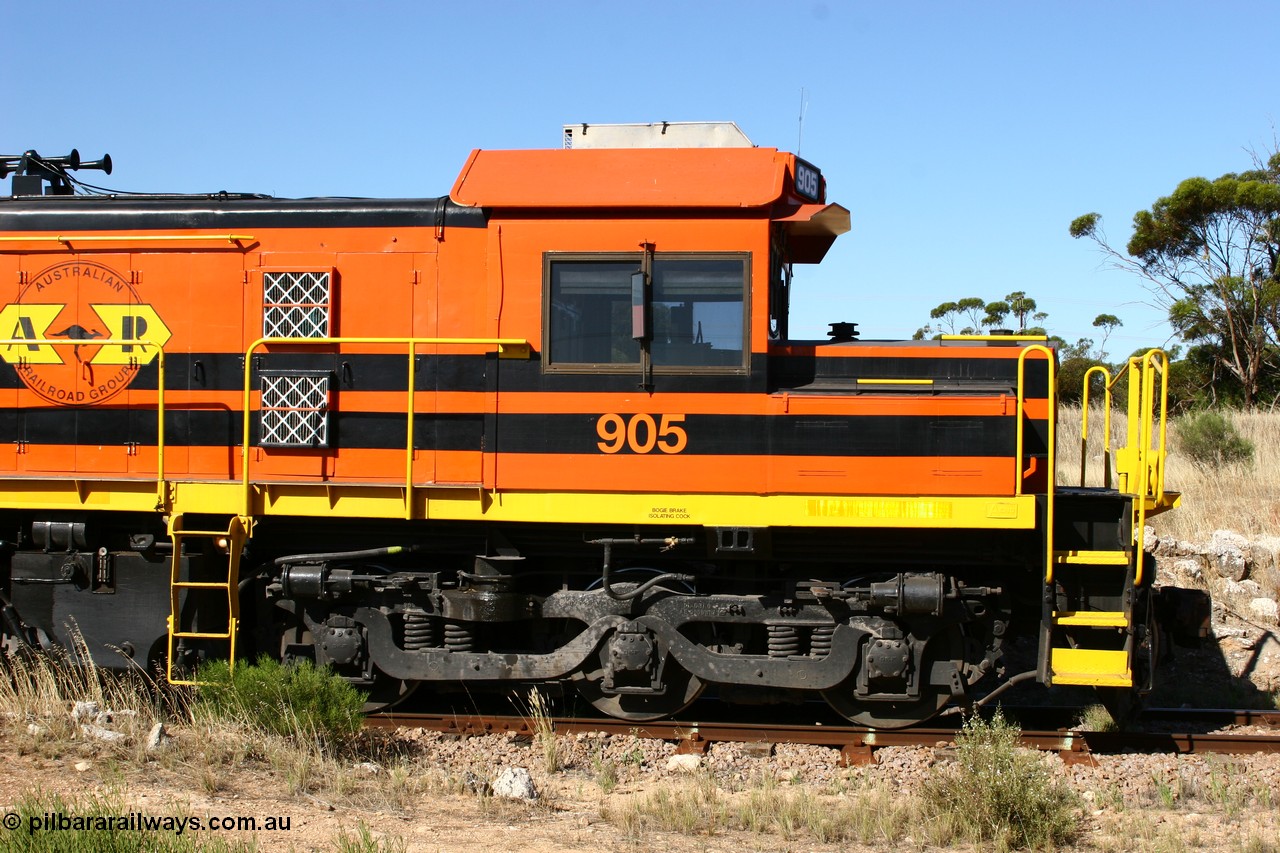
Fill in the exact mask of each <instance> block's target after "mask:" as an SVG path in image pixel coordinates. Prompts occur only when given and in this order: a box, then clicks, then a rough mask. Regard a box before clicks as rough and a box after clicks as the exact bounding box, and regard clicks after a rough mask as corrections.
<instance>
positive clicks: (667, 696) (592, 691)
mask: <svg viewBox="0 0 1280 853" xmlns="http://www.w3.org/2000/svg"><path fill="white" fill-rule="evenodd" d="M662 681H663V684H665V685H666V690H665V691H663V692H662V693H606V692H604V689H603V686H604V673H603V671H601V670H595V671H593V672H579V673H577V674H576V675H574V687H576V688H577V690H578V693H579V694H580V695H581V696H582V698H584V699H586V700H587V701H588V702H590V703H591V704H592V706H593V707H594V708H595V709H596V710H597V711H600V712H601V713H604V714H608V715H609V716H610V717H616V718H617V719H619V720H630V721H632V722H636V723H647V722H651V721H653V720H661V719H662V718H663V717H670V716H672V715H674V714H678V713H680V712H681V711H683V710H684V709H685V708H688V707H689V706H690V705H691V704H693V701H694V700H695V699H697V698H698V697H699V696H700V695H702V691H703V689H704V688H705V687H706V685H705V684H704V683H703V682H702V681H701V680H700V679H698V678H695V677H694V676H693V675H691V674H690V673H688V672H686V671H685V670H684V668H683V667H681V666H680V665H679V664H677V663H676V662H675V661H674V660H670V659H668V660H667V662H666V666H664V667H663V673H662Z"/></svg>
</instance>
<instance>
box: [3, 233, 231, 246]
mask: <svg viewBox="0 0 1280 853" xmlns="http://www.w3.org/2000/svg"><path fill="white" fill-rule="evenodd" d="M253 239H254V238H253V236H252V235H250V234H53V235H51V234H40V235H36V236H31V237H0V243H63V244H66V243H164V242H173V241H178V240H212V241H217V242H226V243H247V242H249V241H251V240H253Z"/></svg>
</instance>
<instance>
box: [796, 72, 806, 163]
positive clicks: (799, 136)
mask: <svg viewBox="0 0 1280 853" xmlns="http://www.w3.org/2000/svg"><path fill="white" fill-rule="evenodd" d="M808 108H809V102H808V101H807V100H805V97H804V87H803V86H801V87H800V128H799V130H798V131H797V132H796V154H799V153H800V146H801V144H802V143H803V142H804V113H805V110H807V109H808Z"/></svg>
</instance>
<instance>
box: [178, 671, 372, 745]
mask: <svg viewBox="0 0 1280 853" xmlns="http://www.w3.org/2000/svg"><path fill="white" fill-rule="evenodd" d="M196 679H197V680H198V681H200V682H204V683H203V684H202V685H201V686H200V687H199V689H198V693H197V695H196V699H195V702H194V705H193V707H192V712H193V715H194V716H195V717H196V718H202V717H203V718H206V719H211V720H223V721H229V722H238V723H241V724H244V725H249V726H252V727H254V728H258V729H260V730H262V731H265V732H267V733H269V734H274V735H280V736H282V737H288V738H295V739H300V740H306V741H313V742H315V743H317V744H320V745H322V746H327V745H335V744H341V743H344V742H347V741H349V740H350V739H351V738H352V737H354V736H355V734H356V733H357V732H359V731H360V727H361V725H362V721H363V716H362V713H361V712H362V709H363V707H364V702H365V699H366V696H365V694H363V693H361V692H360V691H358V690H356V689H355V688H354V687H352V686H351V685H350V684H348V683H347V682H346V681H345V680H343V679H342V678H341V677H339V676H337V675H334V674H333V673H332V672H330V671H329V670H327V669H323V668H318V667H316V666H315V665H313V664H312V663H310V662H309V661H303V662H301V663H295V664H290V665H288V666H286V665H284V664H281V663H279V662H278V661H274V660H272V659H271V658H268V657H265V656H264V657H262V658H259V659H258V661H257V662H256V663H248V662H242V663H240V664H238V665H237V666H236V667H235V669H234V670H232V669H231V668H230V667H229V666H228V665H227V662H226V661H210V662H208V663H205V664H204V665H202V666H201V667H200V669H199V671H198V673H197V676H196Z"/></svg>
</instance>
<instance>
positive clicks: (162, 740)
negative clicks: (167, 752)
mask: <svg viewBox="0 0 1280 853" xmlns="http://www.w3.org/2000/svg"><path fill="white" fill-rule="evenodd" d="M172 742H173V738H171V737H169V732H168V731H167V730H166V729H165V727H164V723H156V724H155V725H154V726H152V727H151V732H150V733H149V734H148V735H147V752H155V751H156V750H158V749H164V748H165V747H167V746H168V745H169V744H171V743H172Z"/></svg>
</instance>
